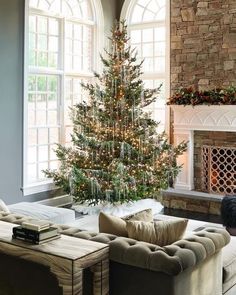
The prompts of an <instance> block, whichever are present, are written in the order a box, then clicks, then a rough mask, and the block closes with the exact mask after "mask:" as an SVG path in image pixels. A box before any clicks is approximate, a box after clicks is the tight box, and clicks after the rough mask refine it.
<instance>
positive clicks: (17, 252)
mask: <svg viewBox="0 0 236 295" xmlns="http://www.w3.org/2000/svg"><path fill="white" fill-rule="evenodd" d="M14 226H16V225H15V224H12V223H8V222H3V221H0V252H2V253H5V254H9V255H11V256H16V257H20V258H23V259H26V260H29V261H33V262H37V263H40V264H43V265H45V266H49V267H50V271H51V272H52V273H53V274H54V275H55V276H56V277H57V279H58V282H59V285H60V287H62V289H63V294H65V295H72V294H73V295H75V294H76V295H77V294H82V293H83V269H85V268H90V270H91V271H92V272H93V294H94V295H98V294H99V295H108V294H109V260H108V252H109V248H108V246H107V245H106V244H102V243H97V242H92V241H88V240H84V239H79V238H74V237H69V236H66V235H61V238H59V239H57V240H53V241H50V242H47V243H44V244H41V245H32V244H29V243H27V242H24V241H20V240H16V239H12V228H13V227H14Z"/></svg>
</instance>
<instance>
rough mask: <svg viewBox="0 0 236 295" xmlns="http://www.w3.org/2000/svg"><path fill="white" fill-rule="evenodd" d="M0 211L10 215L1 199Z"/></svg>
mask: <svg viewBox="0 0 236 295" xmlns="http://www.w3.org/2000/svg"><path fill="white" fill-rule="evenodd" d="M0 211H4V212H6V213H10V210H9V209H8V207H7V205H6V204H5V203H4V201H3V200H1V199H0Z"/></svg>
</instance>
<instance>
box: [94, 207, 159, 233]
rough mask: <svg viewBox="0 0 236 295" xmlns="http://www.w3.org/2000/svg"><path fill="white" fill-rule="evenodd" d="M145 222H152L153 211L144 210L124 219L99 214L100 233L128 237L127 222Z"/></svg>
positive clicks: (102, 213)
mask: <svg viewBox="0 0 236 295" xmlns="http://www.w3.org/2000/svg"><path fill="white" fill-rule="evenodd" d="M127 220H134V221H135V220H143V221H152V220H153V215H152V209H146V210H142V211H140V212H137V213H134V214H131V215H127V216H124V217H122V218H120V217H117V216H113V215H109V214H106V213H104V212H100V214H99V232H100V233H108V234H113V235H117V236H122V237H127V236H128V233H127V229H126V221H127Z"/></svg>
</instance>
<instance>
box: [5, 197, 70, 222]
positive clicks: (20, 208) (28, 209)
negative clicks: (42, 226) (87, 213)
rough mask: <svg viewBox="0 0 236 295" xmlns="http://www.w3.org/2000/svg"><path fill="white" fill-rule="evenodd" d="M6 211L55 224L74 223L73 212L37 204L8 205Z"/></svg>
mask: <svg viewBox="0 0 236 295" xmlns="http://www.w3.org/2000/svg"><path fill="white" fill-rule="evenodd" d="M8 209H9V211H10V212H11V213H14V214H19V215H25V216H30V217H32V218H36V219H43V220H49V221H51V222H53V223H57V224H67V223H70V222H74V221H75V212H74V211H73V210H70V209H66V208H58V207H51V206H46V205H42V204H38V203H30V202H20V203H16V204H12V205H8Z"/></svg>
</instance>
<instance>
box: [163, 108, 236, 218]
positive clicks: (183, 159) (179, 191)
mask: <svg viewBox="0 0 236 295" xmlns="http://www.w3.org/2000/svg"><path fill="white" fill-rule="evenodd" d="M171 109H172V111H173V114H174V123H173V126H174V143H175V144H179V143H180V142H181V141H188V149H187V151H186V152H185V153H184V154H183V155H182V156H180V157H179V158H178V164H181V165H182V171H181V172H180V174H179V175H178V177H177V179H176V182H175V185H174V188H173V189H169V190H167V191H165V192H164V193H163V205H164V206H165V207H169V208H177V209H185V210H190V211H198V212H203V213H212V214H220V204H221V200H222V197H223V195H216V194H209V193H203V192H199V191H197V190H199V186H198V183H196V186H195V183H194V174H196V171H197V170H198V168H199V167H198V165H199V163H196V162H194V158H195V160H196V154H194V150H195V151H196V143H195V140H196V138H197V137H198V136H199V134H200V135H201V134H204V136H203V137H204V138H205V139H206V140H205V143H208V140H207V139H209V138H212V137H213V138H214V136H215V139H216V143H217V142H218V143H219V141H220V140H221V139H220V138H222V142H223V144H224V146H232V144H233V143H234V146H236V106H233V105H211V106H207V105H199V106H194V107H193V106H181V105H173V106H171ZM194 134H195V136H194ZM230 135H231V136H230ZM194 137H195V140H194ZM227 137H228V138H230V140H229V142H228V143H227V142H226V140H225V138H227ZM217 138H218V139H217ZM234 139H235V140H234ZM198 141H199V140H198ZM194 145H195V149H194Z"/></svg>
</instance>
